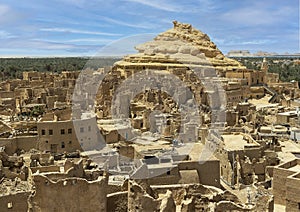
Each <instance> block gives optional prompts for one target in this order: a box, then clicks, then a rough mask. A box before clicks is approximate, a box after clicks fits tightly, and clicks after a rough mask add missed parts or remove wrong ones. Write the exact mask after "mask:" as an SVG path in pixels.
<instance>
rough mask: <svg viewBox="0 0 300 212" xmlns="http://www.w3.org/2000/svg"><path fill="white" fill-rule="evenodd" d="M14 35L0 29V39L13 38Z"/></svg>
mask: <svg viewBox="0 0 300 212" xmlns="http://www.w3.org/2000/svg"><path fill="white" fill-rule="evenodd" d="M14 37H15V36H14V35H12V34H10V33H9V32H7V31H4V30H0V39H9V38H14Z"/></svg>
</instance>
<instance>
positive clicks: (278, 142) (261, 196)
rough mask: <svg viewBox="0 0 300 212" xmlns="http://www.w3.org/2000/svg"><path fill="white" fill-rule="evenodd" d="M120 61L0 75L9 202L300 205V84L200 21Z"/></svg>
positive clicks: (0, 167) (123, 207) (0, 201)
mask: <svg viewBox="0 0 300 212" xmlns="http://www.w3.org/2000/svg"><path fill="white" fill-rule="evenodd" d="M173 24H174V26H173V28H172V29H170V30H167V31H166V32H163V33H161V34H159V35H157V37H155V38H154V40H152V41H148V42H146V43H144V44H140V45H138V46H136V50H137V51H138V52H137V53H136V54H132V55H126V56H124V58H123V59H122V60H121V61H118V62H116V63H115V64H114V65H113V67H105V68H99V69H97V70H92V69H90V68H89V67H88V64H87V68H86V69H84V70H82V71H80V72H79V71H78V72H67V71H66V72H62V73H60V74H56V73H41V72H23V79H22V80H20V79H15V80H7V81H3V82H0V107H1V110H0V115H1V120H0V126H1V127H0V190H1V192H0V211H18V212H19V211H43V212H44V211H149V212H153V211H164V212H169V211H170V212H171V211H174V212H175V211H182V212H185V211H186V212H187V211H289V212H290V211H299V210H300V145H299V143H298V141H299V140H300V120H299V115H300V110H299V106H300V90H299V87H298V82H295V81H293V82H280V81H279V76H278V74H274V73H269V72H268V61H267V60H266V59H263V60H262V61H261V68H260V69H259V70H250V69H247V68H246V67H244V66H242V65H241V64H240V63H239V62H237V61H235V60H233V59H230V58H227V57H225V56H224V55H223V53H222V52H221V51H220V50H219V49H218V48H217V47H216V45H215V44H214V43H213V42H212V41H211V40H210V38H209V37H208V35H206V34H204V33H203V32H201V31H199V30H197V29H195V28H193V27H192V26H191V25H190V24H183V23H179V22H177V21H174V22H173Z"/></svg>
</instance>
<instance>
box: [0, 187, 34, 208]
mask: <svg viewBox="0 0 300 212" xmlns="http://www.w3.org/2000/svg"><path fill="white" fill-rule="evenodd" d="M30 194H31V192H18V193H15V194H7V195H3V196H1V195H0V211H1V212H27V211H28V201H27V200H28V198H29V195H30Z"/></svg>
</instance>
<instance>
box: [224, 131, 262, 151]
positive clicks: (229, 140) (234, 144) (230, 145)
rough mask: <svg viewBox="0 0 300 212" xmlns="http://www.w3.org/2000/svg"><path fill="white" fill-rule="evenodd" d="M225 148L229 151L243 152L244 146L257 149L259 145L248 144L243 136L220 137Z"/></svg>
mask: <svg viewBox="0 0 300 212" xmlns="http://www.w3.org/2000/svg"><path fill="white" fill-rule="evenodd" d="M222 137H223V139H224V144H225V148H226V149H227V150H229V151H237V150H243V149H244V147H245V146H248V147H249V146H251V147H259V144H258V143H256V142H254V143H251V142H248V141H246V140H245V139H244V136H243V135H222Z"/></svg>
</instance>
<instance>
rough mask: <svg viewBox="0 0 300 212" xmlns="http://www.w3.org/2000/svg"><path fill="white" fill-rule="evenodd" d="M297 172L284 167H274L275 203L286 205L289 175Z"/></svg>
mask: <svg viewBox="0 0 300 212" xmlns="http://www.w3.org/2000/svg"><path fill="white" fill-rule="evenodd" d="M294 173H295V172H293V171H291V170H287V169H283V168H274V170H273V195H274V203H275V204H280V205H285V204H286V195H287V191H286V190H287V187H286V185H287V177H288V176H290V175H292V174H294Z"/></svg>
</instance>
